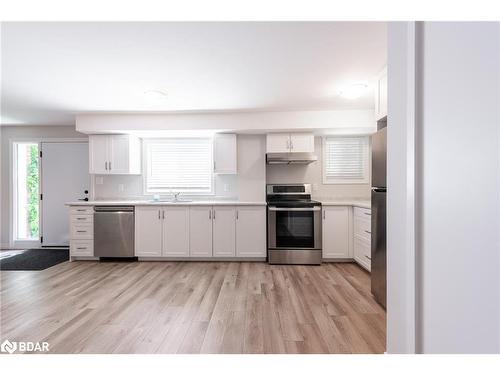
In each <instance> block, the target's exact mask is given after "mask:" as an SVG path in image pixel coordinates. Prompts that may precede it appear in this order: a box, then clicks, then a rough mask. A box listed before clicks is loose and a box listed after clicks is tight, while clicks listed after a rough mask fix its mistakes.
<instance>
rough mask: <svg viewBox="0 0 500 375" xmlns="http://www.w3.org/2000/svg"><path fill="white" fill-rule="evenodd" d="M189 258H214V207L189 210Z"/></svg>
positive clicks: (196, 207)
mask: <svg viewBox="0 0 500 375" xmlns="http://www.w3.org/2000/svg"><path fill="white" fill-rule="evenodd" d="M189 256H192V257H211V256H212V206H192V207H190V209H189Z"/></svg>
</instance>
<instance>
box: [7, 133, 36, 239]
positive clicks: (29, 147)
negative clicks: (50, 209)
mask: <svg viewBox="0 0 500 375" xmlns="http://www.w3.org/2000/svg"><path fill="white" fill-rule="evenodd" d="M13 146H14V147H13V151H14V157H13V161H14V165H13V177H14V178H13V183H14V185H13V192H14V218H15V219H14V240H16V241H26V240H28V241H37V240H38V238H39V225H40V219H39V184H40V178H39V168H38V163H39V158H38V143H14V144H13Z"/></svg>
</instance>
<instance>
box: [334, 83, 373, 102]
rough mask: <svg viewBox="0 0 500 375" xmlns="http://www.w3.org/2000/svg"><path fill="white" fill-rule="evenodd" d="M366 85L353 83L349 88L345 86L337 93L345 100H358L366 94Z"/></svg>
mask: <svg viewBox="0 0 500 375" xmlns="http://www.w3.org/2000/svg"><path fill="white" fill-rule="evenodd" d="M367 88H368V85H366V84H364V83H355V84H352V85H350V86H346V87H345V88H344V89H342V90H341V91H340V92H339V95H340V96H341V97H343V98H346V99H358V98H360V97H361V96H363V94H364V93H365V92H366V89H367Z"/></svg>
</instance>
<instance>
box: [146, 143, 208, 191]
mask: <svg viewBox="0 0 500 375" xmlns="http://www.w3.org/2000/svg"><path fill="white" fill-rule="evenodd" d="M144 150H145V157H144V159H145V163H146V165H145V168H146V179H145V190H146V193H168V192H171V191H175V192H184V193H194V194H211V193H212V192H213V162H212V158H213V151H212V150H213V148H212V139H211V138H166V139H154V140H153V139H151V140H145V141H144Z"/></svg>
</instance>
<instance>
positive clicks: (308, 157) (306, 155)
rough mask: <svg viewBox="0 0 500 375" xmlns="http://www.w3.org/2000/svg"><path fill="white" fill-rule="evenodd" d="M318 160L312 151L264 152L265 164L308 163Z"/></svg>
mask: <svg viewBox="0 0 500 375" xmlns="http://www.w3.org/2000/svg"><path fill="white" fill-rule="evenodd" d="M317 160H318V157H317V156H316V155H315V154H314V153H312V152H284V153H281V152H279V153H278V152H276V153H274V152H271V153H268V154H266V162H267V164H310V163H312V162H315V161H317Z"/></svg>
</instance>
